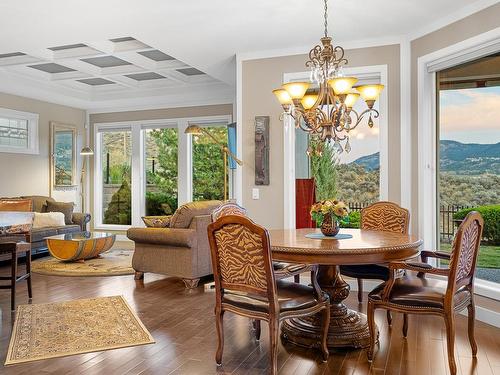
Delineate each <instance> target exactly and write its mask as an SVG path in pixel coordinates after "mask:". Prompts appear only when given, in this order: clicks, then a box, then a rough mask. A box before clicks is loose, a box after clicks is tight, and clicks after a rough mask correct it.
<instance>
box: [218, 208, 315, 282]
mask: <svg viewBox="0 0 500 375" xmlns="http://www.w3.org/2000/svg"><path fill="white" fill-rule="evenodd" d="M227 215H238V216H244V217H247V210H246V209H245V208H243V207H241V206H239V205H238V204H236V203H230V202H228V203H224V204H221V205H220V206H219V207H217V208H216V209H215V210H213V212H212V222H215V221H217V219H219V218H220V217H223V216H227ZM273 269H274V276H275V277H276V278H277V279H286V278H288V277H292V276H293V278H294V281H295V282H296V283H299V282H300V274H301V273H304V272H311V268H310V266H309V265H306V264H293V263H285V262H273Z"/></svg>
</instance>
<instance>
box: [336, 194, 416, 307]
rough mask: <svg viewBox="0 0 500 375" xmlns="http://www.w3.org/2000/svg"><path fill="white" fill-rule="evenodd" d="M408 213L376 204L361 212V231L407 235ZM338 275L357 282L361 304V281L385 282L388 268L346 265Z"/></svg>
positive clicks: (392, 205) (397, 208) (387, 204)
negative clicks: (369, 230)
mask: <svg viewBox="0 0 500 375" xmlns="http://www.w3.org/2000/svg"><path fill="white" fill-rule="evenodd" d="M409 226H410V213H409V212H408V210H407V209H405V208H402V207H400V206H398V205H397V204H396V203H392V202H377V203H374V204H372V205H370V206H368V207H365V208H363V209H362V210H361V229H373V230H383V231H389V232H397V233H402V234H407V233H408V227H409ZM340 273H341V274H342V275H344V276H349V277H353V278H356V279H357V280H358V301H359V302H360V303H361V302H363V279H375V280H383V281H387V280H388V279H389V268H388V267H387V265H381V264H367V265H352V266H351V265H346V266H340Z"/></svg>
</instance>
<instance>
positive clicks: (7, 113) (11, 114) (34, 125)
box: [0, 108, 39, 155]
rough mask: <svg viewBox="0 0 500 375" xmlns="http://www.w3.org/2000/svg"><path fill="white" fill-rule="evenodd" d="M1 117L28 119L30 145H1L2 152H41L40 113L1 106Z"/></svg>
mask: <svg viewBox="0 0 500 375" xmlns="http://www.w3.org/2000/svg"><path fill="white" fill-rule="evenodd" d="M0 117H7V118H14V119H19V120H27V121H28V147H27V148H22V147H11V146H3V145H0V152H5V153H13V154H32V155H38V154H39V141H38V118H39V115H38V113H32V112H22V111H16V110H13V109H7V108H0Z"/></svg>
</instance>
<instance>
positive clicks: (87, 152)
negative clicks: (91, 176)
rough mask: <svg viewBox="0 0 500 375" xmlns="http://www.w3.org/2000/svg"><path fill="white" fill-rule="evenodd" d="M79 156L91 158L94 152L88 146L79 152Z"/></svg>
mask: <svg viewBox="0 0 500 375" xmlns="http://www.w3.org/2000/svg"><path fill="white" fill-rule="evenodd" d="M80 155H83V156H91V155H94V150H92V149H91V148H90V147H89V146H85V147H83V148H82V149H81V150H80Z"/></svg>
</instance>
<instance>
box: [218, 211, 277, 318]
mask: <svg viewBox="0 0 500 375" xmlns="http://www.w3.org/2000/svg"><path fill="white" fill-rule="evenodd" d="M208 239H209V242H210V251H211V252H212V268H213V272H214V280H215V289H216V295H217V303H220V301H221V299H222V296H223V294H224V291H225V290H231V291H237V292H244V293H249V294H250V295H255V296H256V297H257V296H260V297H265V299H266V301H267V302H268V303H269V309H270V311H273V312H274V311H277V297H276V295H277V293H276V283H275V278H274V273H273V266H272V260H271V248H270V240H269V233H268V231H267V230H266V229H265V228H263V227H261V226H260V225H257V224H255V223H254V222H253V221H251V220H250V219H248V218H246V217H244V216H241V215H227V216H223V217H220V218H219V219H218V220H217V221H216V222H214V223H212V224H210V225H209V226H208Z"/></svg>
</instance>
